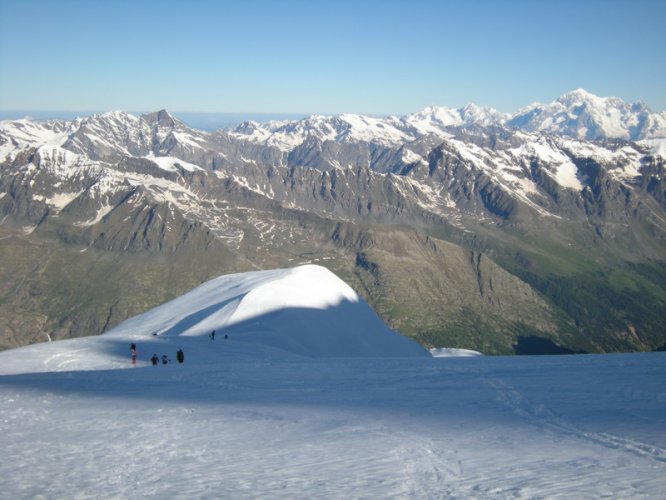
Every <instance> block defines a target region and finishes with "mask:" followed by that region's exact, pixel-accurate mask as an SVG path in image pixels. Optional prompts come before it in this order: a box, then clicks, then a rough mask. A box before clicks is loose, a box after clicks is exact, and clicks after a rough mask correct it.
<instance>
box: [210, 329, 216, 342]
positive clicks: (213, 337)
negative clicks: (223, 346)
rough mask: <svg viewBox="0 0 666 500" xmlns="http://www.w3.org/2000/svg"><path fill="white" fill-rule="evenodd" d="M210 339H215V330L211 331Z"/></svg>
mask: <svg viewBox="0 0 666 500" xmlns="http://www.w3.org/2000/svg"><path fill="white" fill-rule="evenodd" d="M210 339H211V340H215V330H213V331H212V332H211V333H210Z"/></svg>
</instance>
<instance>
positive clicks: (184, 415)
mask: <svg viewBox="0 0 666 500" xmlns="http://www.w3.org/2000/svg"><path fill="white" fill-rule="evenodd" d="M261 303H263V304H265V306H266V309H261V308H259V307H258V305H259V304H261ZM232 304H236V305H235V306H231V305H232ZM244 306H246V307H244ZM255 307H257V308H258V309H259V310H253V308H255ZM365 307H366V306H365V305H364V304H363V303H362V302H361V301H360V300H359V299H358V297H357V296H356V294H355V293H354V292H353V291H351V289H350V288H348V287H347V286H346V285H345V284H344V283H342V282H341V281H340V280H338V279H337V278H336V277H335V276H333V275H331V274H330V273H329V272H328V271H326V270H324V269H323V268H319V267H317V266H305V267H299V268H294V269H291V270H274V271H262V272H255V273H248V274H238V275H230V276H226V277H221V278H218V279H216V280H212V281H210V282H207V283H205V284H203V285H201V286H200V287H198V288H196V289H195V290H193V291H192V292H190V293H188V294H186V295H184V296H183V297H181V298H179V299H176V300H174V301H172V302H170V303H168V304H165V305H164V306H160V307H158V308H155V309H153V310H151V311H149V312H147V313H145V314H143V315H140V316H137V317H135V318H133V319H131V320H128V321H126V322H124V323H122V324H120V325H118V327H116V328H114V329H113V330H112V331H110V332H108V333H107V334H104V335H101V336H97V337H87V338H82V339H74V340H67V341H57V342H51V343H45V344H40V345H34V346H30V347H24V348H19V349H13V350H9V351H4V352H2V353H0V373H2V375H0V449H2V459H0V491H2V496H3V497H4V498H165V497H167V498H452V497H453V498H599V497H613V498H642V497H645V498H658V497H661V496H662V495H663V491H665V490H666V425H665V424H666V411H665V410H666V389H665V388H664V384H663V381H664V380H666V353H647V354H646V353H643V354H620V355H579V356H542V357H487V356H475V357H453V358H452V357H444V358H438V357H432V356H430V355H428V354H427V353H426V352H425V350H422V349H420V348H414V346H413V344H412V343H411V342H410V341H408V340H406V339H402V338H398V341H396V340H395V338H394V337H393V335H395V334H393V333H392V332H390V331H389V330H388V329H386V328H385V327H383V326H381V327H380V326H378V323H377V322H378V321H379V320H377V319H376V317H373V319H371V316H369V315H368V314H369V313H368V311H369V309H365ZM360 309H363V311H360ZM268 310H271V311H272V312H269V313H267V312H266V311H268ZM288 311H291V312H290V313H286V312H288ZM255 313H257V314H258V315H257V314H255ZM283 313H284V314H283ZM370 313H371V311H370ZM299 316H300V320H299V319H298V317H299ZM211 328H216V329H217V336H216V338H215V340H212V339H210V338H209V336H208V335H207V334H208V331H209V330H210V329H211ZM340 328H347V329H349V330H353V333H348V332H347V333H345V332H341V331H340V330H339V329H340ZM306 330H307V331H306ZM152 333H158V335H156V336H153V335H152ZM225 333H226V334H228V338H227V339H225V338H224V334H225ZM271 337H272V339H273V341H272V342H271V341H268V339H269V338H271ZM396 337H397V336H396ZM308 338H309V339H311V341H310V342H309V343H308ZM312 339H314V340H312ZM132 341H133V342H136V344H137V348H138V362H137V364H136V365H134V366H133V365H132V364H131V363H130V359H129V358H130V356H129V344H130V342H132ZM338 344H345V345H346V347H345V348H344V349H342V350H341V351H340V352H339V354H340V356H331V355H330V354H334V353H332V352H331V351H330V350H331V349H334V348H335V346H336V345H338ZM385 344H389V345H390V347H386V346H385ZM294 346H296V348H294ZM305 347H306V348H307V349H310V352H306V351H303V348H305ZM178 349H183V350H184V352H185V362H184V364H182V365H179V364H176V363H170V364H167V365H161V364H160V365H158V366H150V363H149V362H148V358H149V357H150V356H151V355H152V354H153V353H155V354H157V355H158V356H161V355H162V354H167V355H168V356H170V357H171V358H173V357H174V355H175V352H176V350H178ZM441 352H445V351H441ZM424 353H425V355H423V354H424ZM40 372H41V373H40Z"/></svg>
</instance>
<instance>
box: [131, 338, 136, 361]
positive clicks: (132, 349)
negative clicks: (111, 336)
mask: <svg viewBox="0 0 666 500" xmlns="http://www.w3.org/2000/svg"><path fill="white" fill-rule="evenodd" d="M130 356H131V358H132V364H133V365H135V364H136V344H135V343H134V342H132V345H130Z"/></svg>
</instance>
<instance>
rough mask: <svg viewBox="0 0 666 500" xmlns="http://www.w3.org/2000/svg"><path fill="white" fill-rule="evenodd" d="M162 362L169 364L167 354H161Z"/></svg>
mask: <svg viewBox="0 0 666 500" xmlns="http://www.w3.org/2000/svg"><path fill="white" fill-rule="evenodd" d="M162 364H163V365H168V364H169V356H167V355H166V354H163V355H162Z"/></svg>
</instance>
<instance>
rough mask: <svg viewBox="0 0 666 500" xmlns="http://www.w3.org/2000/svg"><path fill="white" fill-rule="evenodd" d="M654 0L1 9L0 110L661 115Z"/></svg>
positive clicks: (4, 0) (285, 0) (665, 73)
mask: <svg viewBox="0 0 666 500" xmlns="http://www.w3.org/2000/svg"><path fill="white" fill-rule="evenodd" d="M665 27H666V0H530V1H527V0H467V1H463V0H460V1H446V0H439V1H437V0H431V1H427V0H353V1H347V0H337V1H323V0H321V1H317V0H245V1H240V0H228V1H224V0H219V1H213V0H210V1H206V0H155V1H150V0H129V1H126V0H0V110H86V111H88V110H99V111H106V110H114V109H123V110H131V111H150V110H157V109H162V108H166V109H169V110H170V111H174V112H177V111H209V112H273V113H343V112H353V113H367V114H380V115H383V114H398V115H400V114H406V113H410V112H414V111H418V110H420V109H422V108H424V107H425V106H428V105H441V106H449V107H460V106H463V105H465V104H467V103H469V102H474V103H476V104H478V105H482V106H491V107H494V108H496V109H498V110H500V111H507V112H510V111H516V110H517V109H518V108H520V107H522V106H525V105H527V104H530V103H531V102H534V101H539V102H549V101H552V100H554V99H556V98H557V97H558V96H560V95H561V94H563V93H565V92H567V91H569V90H573V89H575V88H579V87H582V88H585V89H586V90H588V91H590V92H592V93H594V94H597V95H601V96H617V97H620V98H622V99H624V100H626V101H628V102H633V101H636V100H642V101H644V102H645V103H646V104H647V105H648V106H650V107H651V108H652V109H653V110H654V111H662V110H666V29H665Z"/></svg>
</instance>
